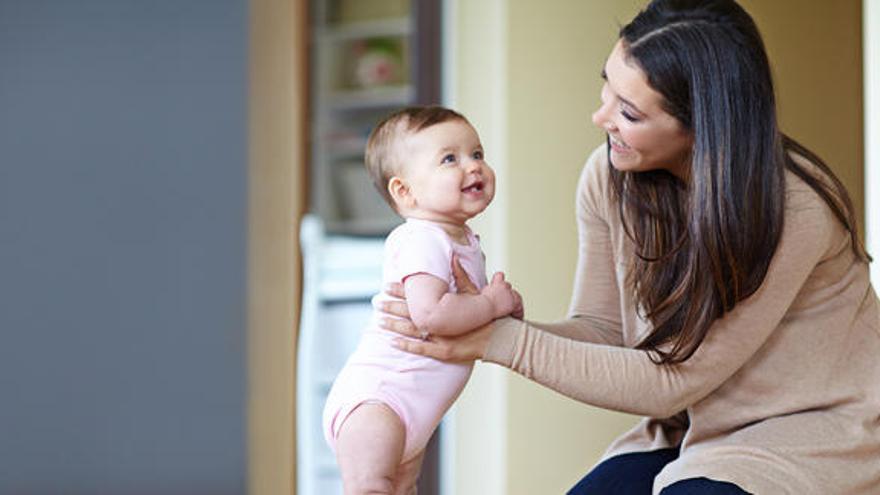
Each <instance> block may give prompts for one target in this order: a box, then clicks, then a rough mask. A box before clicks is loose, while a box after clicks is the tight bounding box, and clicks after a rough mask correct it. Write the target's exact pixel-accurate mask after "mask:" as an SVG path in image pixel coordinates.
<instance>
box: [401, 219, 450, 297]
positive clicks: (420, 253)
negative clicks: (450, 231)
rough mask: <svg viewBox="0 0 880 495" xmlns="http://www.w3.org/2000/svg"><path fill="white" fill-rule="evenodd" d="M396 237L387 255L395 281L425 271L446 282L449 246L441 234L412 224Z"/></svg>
mask: <svg viewBox="0 0 880 495" xmlns="http://www.w3.org/2000/svg"><path fill="white" fill-rule="evenodd" d="M397 240H398V242H397V243H396V246H395V249H394V251H393V253H394V254H393V255H392V258H391V263H392V264H393V275H394V278H395V279H396V280H399V281H400V282H403V281H404V280H405V279H406V278H407V277H409V276H410V275H415V274H417V273H427V274H428V275H433V276H435V277H437V278H439V279H440V280H444V281H446V282H447V283H451V282H452V268H451V263H452V246H451V245H450V243H449V241H448V240H447V239H446V238H445V235H442V233H437V232H434V231H432V230H430V229H427V228H422V227H420V226H413V229H412V230H411V231H410V232H407V233H406V235H402V236H400V237H398V239H397Z"/></svg>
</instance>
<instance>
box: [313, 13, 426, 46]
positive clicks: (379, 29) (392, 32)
mask: <svg viewBox="0 0 880 495" xmlns="http://www.w3.org/2000/svg"><path fill="white" fill-rule="evenodd" d="M412 32H413V23H412V20H411V19H410V18H409V17H402V18H396V19H381V20H376V21H360V22H351V23H344V24H333V25H329V26H326V27H324V28H323V29H322V30H321V31H320V32H319V33H318V37H319V38H320V40H321V41H327V42H339V41H351V40H357V39H364V38H379V37H386V36H409V35H410V34H412Z"/></svg>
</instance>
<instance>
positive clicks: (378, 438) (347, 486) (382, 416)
mask: <svg viewBox="0 0 880 495" xmlns="http://www.w3.org/2000/svg"><path fill="white" fill-rule="evenodd" d="M405 439H406V430H405V429H404V426H403V423H402V422H401V421H400V418H399V417H398V416H397V414H396V413H395V412H394V411H392V410H391V408H389V407H388V406H386V405H384V404H379V403H367V404H363V405H361V406H360V407H358V408H357V409H355V410H354V411H352V413H351V414H350V415H349V416H348V418H347V419H346V420H345V423H343V424H342V428H341V429H340V431H339V437H338V438H337V439H336V460H337V462H338V463H339V470H340V471H341V473H342V486H343V488H344V490H345V494H346V495H367V494H370V495H373V494H375V495H379V494H383V495H384V494H387V495H392V494H394V491H395V485H397V472H398V468H399V467H400V460H401V458H402V457H403V445H404V441H405Z"/></svg>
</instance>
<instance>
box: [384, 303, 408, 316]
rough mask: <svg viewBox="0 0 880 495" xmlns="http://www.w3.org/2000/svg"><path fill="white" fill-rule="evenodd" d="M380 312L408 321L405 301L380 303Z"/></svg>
mask: <svg viewBox="0 0 880 495" xmlns="http://www.w3.org/2000/svg"><path fill="white" fill-rule="evenodd" d="M382 311H383V312H385V313H388V314H390V315H394V316H397V317H399V318H407V319H409V306H407V305H406V301H403V300H400V301H385V302H383V303H382Z"/></svg>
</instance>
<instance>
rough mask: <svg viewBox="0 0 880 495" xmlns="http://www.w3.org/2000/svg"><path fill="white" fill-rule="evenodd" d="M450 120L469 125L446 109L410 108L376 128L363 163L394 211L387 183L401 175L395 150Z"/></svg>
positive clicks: (461, 117) (393, 115)
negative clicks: (411, 137)
mask: <svg viewBox="0 0 880 495" xmlns="http://www.w3.org/2000/svg"><path fill="white" fill-rule="evenodd" d="M451 120H462V121H464V122H467V121H468V120H467V119H466V118H464V116H463V115H461V114H460V113H458V112H456V111H455V110H450V109H448V108H446V107H441V106H438V105H430V106H411V107H406V108H403V109H401V110H398V111H396V112H394V113H392V114H391V115H389V116H387V117H385V118H384V119H382V121H380V122H379V123H378V124H377V125H376V127H374V128H373V132H371V133H370V137H369V139H367V150H366V153H365V156H364V162H365V164H366V167H367V172H368V173H369V174H370V178H371V179H372V180H373V185H374V186H376V189H377V190H378V191H379V194H381V195H382V197H383V198H385V201H387V202H388V204H389V205H391V208H393V209H394V210H395V211H397V206H396V205H395V204H394V199H393V198H392V197H391V194H390V193H389V192H388V181H390V180H391V177H393V176H394V175H395V174H397V173H400V170H399V167H400V163H398V161H399V159H398V157H397V156H396V149H395V148H396V147H397V145H398V144H399V142H400V140H401V139H402V138H403V137H404V136H406V135H407V134H409V133H413V132H419V131H421V130H423V129H427V128H428V127H431V126H433V125H436V124H441V123H443V122H449V121H451Z"/></svg>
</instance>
